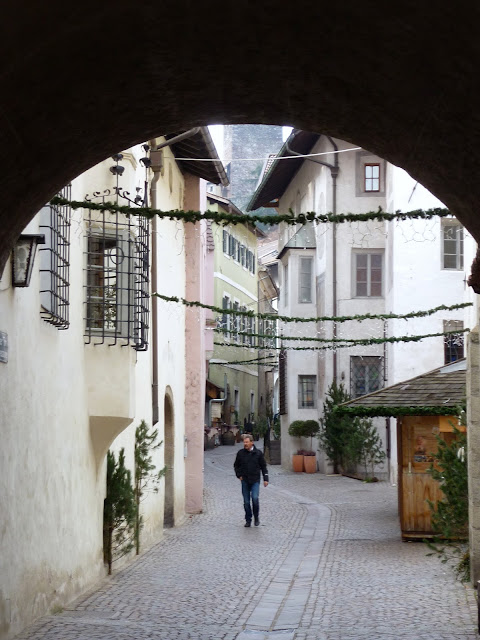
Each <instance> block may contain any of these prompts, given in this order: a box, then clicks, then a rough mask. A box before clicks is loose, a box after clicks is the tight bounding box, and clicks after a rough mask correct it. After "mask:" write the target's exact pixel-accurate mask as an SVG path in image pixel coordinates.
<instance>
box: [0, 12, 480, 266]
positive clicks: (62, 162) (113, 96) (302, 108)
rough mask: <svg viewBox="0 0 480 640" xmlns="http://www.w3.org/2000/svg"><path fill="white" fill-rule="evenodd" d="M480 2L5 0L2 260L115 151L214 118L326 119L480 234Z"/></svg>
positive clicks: (299, 122)
mask: <svg viewBox="0 0 480 640" xmlns="http://www.w3.org/2000/svg"><path fill="white" fill-rule="evenodd" d="M479 13H480V5H478V3H475V2H460V4H458V3H456V4H454V5H453V4H450V5H445V4H444V5H442V7H441V10H439V11H435V10H434V8H432V6H431V4H430V3H418V2H413V1H409V2H403V3H397V4H396V5H394V6H393V7H392V5H391V3H390V5H389V6H388V9H387V10H385V8H384V7H382V6H379V5H378V3H368V2H367V3H365V2H363V3H359V2H357V1H356V0H350V1H345V2H343V3H335V4H332V3H324V2H315V3H312V2H300V3H299V2H297V3H293V4H290V5H287V6H284V5H279V4H278V2H275V1H274V0H269V1H266V2H265V1H264V2H262V3H257V4H256V5H251V3H242V2H240V3H224V2H223V3H220V2H210V3H208V5H207V6H206V5H205V4H204V3H191V2H185V1H181V0H175V1H174V0H164V1H163V2H161V3H159V2H149V1H147V2H144V3H141V5H138V4H135V3H131V2H130V1H127V0H117V1H116V2H113V1H112V0H105V1H104V2H102V3H98V2H97V1H96V0H95V1H93V0H87V1H84V2H81V3H73V2H65V1H62V2H60V0H52V1H51V2H49V3H46V4H45V3H31V2H27V0H23V1H20V2H18V1H17V2H11V3H10V6H8V5H7V6H6V7H5V9H4V19H3V21H2V27H1V28H2V31H3V33H2V36H1V38H0V51H1V54H2V55H0V66H1V86H2V102H1V105H0V123H1V126H0V150H1V159H0V162H1V171H0V193H1V198H2V206H1V207H0V219H1V227H2V234H1V237H0V264H1V263H3V261H4V260H5V259H6V256H7V255H8V252H9V250H10V248H11V246H12V244H13V242H14V240H15V238H16V237H17V236H18V234H19V233H20V232H21V230H22V229H23V228H24V226H25V225H26V223H27V222H28V221H29V220H30V219H31V217H32V216H33V215H34V214H35V213H36V211H38V209H39V208H40V207H41V206H42V204H43V203H44V202H45V201H47V200H48V198H49V197H51V196H52V195H53V194H54V193H56V192H57V191H58V190H59V189H60V188H61V187H62V186H63V185H64V184H66V183H67V182H68V181H69V180H71V179H72V178H73V177H75V176H76V175H79V174H80V173H81V172H82V171H84V170H86V169H87V168H89V167H90V166H92V165H93V164H95V163H97V162H99V161H100V160H102V159H104V158H105V157H107V156H108V155H110V154H112V153H114V152H116V151H119V150H121V149H125V148H128V147H129V146H130V145H132V144H134V143H137V142H140V141H144V140H148V139H149V138H151V137H153V136H154V135H158V134H163V133H168V132H172V131H179V130H182V129H184V128H189V127H191V126H196V125H205V124H209V123H233V124H240V123H258V124H287V125H292V126H295V127H298V128H302V129H305V130H310V131H315V132H320V133H328V134H330V135H333V136H336V137H338V138H341V139H344V140H347V141H350V142H352V143H354V144H356V145H360V146H362V147H364V148H366V149H369V150H371V151H373V152H375V153H377V154H379V155H380V156H382V157H384V158H386V159H387V160H389V161H390V162H392V163H394V164H396V165H400V166H402V167H404V168H405V169H406V170H407V171H408V172H409V173H410V174H411V175H412V176H413V177H414V178H416V179H418V180H419V181H420V182H421V183H423V184H424V185H425V186H426V187H427V188H428V189H430V190H431V191H432V192H433V193H434V194H435V195H437V196H438V197H439V198H440V199H441V200H442V201H443V202H444V203H445V204H446V205H447V206H448V207H449V208H450V209H451V210H452V211H453V212H454V213H455V214H456V215H457V216H458V218H459V219H460V220H461V221H462V222H463V223H464V224H465V226H466V227H467V228H468V229H469V230H470V232H471V233H472V234H473V235H474V236H475V238H476V239H477V240H478V239H480V219H479V217H478V213H477V203H478V202H479V201H480V181H479V180H478V176H477V167H478V166H479V163H480V151H479V147H478V144H477V139H478V137H479V130H480V127H479V122H478V121H479V117H480V116H479V114H480V105H479V100H480V98H479V96H480V93H479V92H478V91H477V90H476V89H477V79H478V69H479V68H480V64H479V63H480V52H479V47H480V40H479V38H478V34H477V25H478V23H479V20H478V18H479V17H480V16H479Z"/></svg>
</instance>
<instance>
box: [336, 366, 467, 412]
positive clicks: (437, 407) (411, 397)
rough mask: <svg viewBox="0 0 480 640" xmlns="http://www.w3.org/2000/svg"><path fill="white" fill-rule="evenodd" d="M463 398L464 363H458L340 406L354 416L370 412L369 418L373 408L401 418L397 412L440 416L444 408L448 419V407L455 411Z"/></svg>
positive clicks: (464, 389) (464, 390)
mask: <svg viewBox="0 0 480 640" xmlns="http://www.w3.org/2000/svg"><path fill="white" fill-rule="evenodd" d="M465 397H466V360H460V361H458V362H456V363H452V364H451V365H446V366H444V367H440V368H439V369H435V370H433V371H429V372H428V373H424V374H422V375H421V376H417V377H416V378H411V379H410V380H405V381H404V382H399V383H398V384H394V385H392V386H391V387H385V389H380V390H379V391H375V392H374V393H370V394H368V395H366V396H361V397H360V398H356V399H355V400H350V401H349V402H345V403H344V404H342V405H341V407H342V408H343V407H344V408H345V409H347V410H348V413H354V410H355V409H357V408H358V409H362V412H363V413H364V412H365V410H369V409H371V412H370V415H372V416H373V415H379V414H375V408H378V407H382V409H387V410H388V409H391V413H390V414H389V413H388V411H386V412H385V411H382V413H381V414H380V415H402V413H401V410H402V407H403V408H408V409H409V410H411V409H413V408H418V409H419V413H422V414H423V413H428V411H429V410H430V409H431V410H432V413H433V412H435V413H437V414H439V413H441V410H442V408H445V415H448V414H449V412H450V411H451V408H452V407H458V406H459V405H462V404H463V403H464V402H465Z"/></svg>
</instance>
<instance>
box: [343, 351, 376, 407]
mask: <svg viewBox="0 0 480 640" xmlns="http://www.w3.org/2000/svg"><path fill="white" fill-rule="evenodd" d="M382 387H383V357H382V356H351V357H350V394H351V396H352V397H353V398H358V397H360V396H364V395H366V394H367V393H372V392H373V391H378V389H381V388H382Z"/></svg>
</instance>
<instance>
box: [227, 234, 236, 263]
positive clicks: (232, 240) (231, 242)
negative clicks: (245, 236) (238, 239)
mask: <svg viewBox="0 0 480 640" xmlns="http://www.w3.org/2000/svg"><path fill="white" fill-rule="evenodd" d="M228 255H229V256H230V257H231V258H233V256H234V255H235V238H234V237H233V236H230V235H229V236H228Z"/></svg>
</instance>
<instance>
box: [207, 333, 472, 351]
mask: <svg viewBox="0 0 480 640" xmlns="http://www.w3.org/2000/svg"><path fill="white" fill-rule="evenodd" d="M467 331H470V329H460V330H458V331H443V332H440V333H426V334H424V335H419V336H392V337H390V338H358V339H356V338H355V339H354V338H352V339H350V340H342V338H338V342H337V341H336V340H333V339H331V340H329V339H326V338H307V340H308V341H310V342H314V341H319V342H328V343H329V345H328V346H325V347H288V346H281V347H264V346H260V345H245V344H235V343H232V342H214V343H213V344H215V345H217V346H221V347H234V348H237V349H245V348H247V349H263V350H264V351H268V350H270V349H276V350H286V351H326V350H329V349H346V348H348V347H355V346H357V345H362V346H369V345H373V344H384V343H386V342H420V340H424V339H425V338H436V337H440V336H451V335H453V336H458V334H459V333H466V332H467ZM232 333H237V332H232ZM238 333H240V332H238ZM244 335H252V334H244ZM267 337H268V338H272V336H267ZM285 339H288V338H285V336H284V337H282V340H285ZM293 339H295V338H293Z"/></svg>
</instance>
